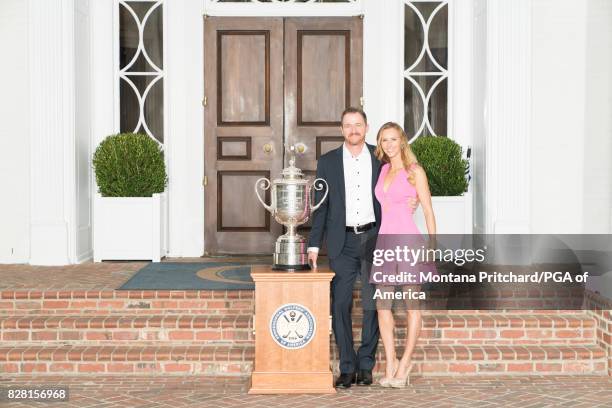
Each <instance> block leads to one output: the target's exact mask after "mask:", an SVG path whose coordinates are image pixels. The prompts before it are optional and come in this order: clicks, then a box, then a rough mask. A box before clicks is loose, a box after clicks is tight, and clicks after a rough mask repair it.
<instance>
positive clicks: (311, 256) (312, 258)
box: [308, 251, 319, 269]
mask: <svg viewBox="0 0 612 408" xmlns="http://www.w3.org/2000/svg"><path fill="white" fill-rule="evenodd" d="M318 257H319V253H318V252H315V251H308V263H309V264H310V265H311V266H312V268H313V269H317V258H318Z"/></svg>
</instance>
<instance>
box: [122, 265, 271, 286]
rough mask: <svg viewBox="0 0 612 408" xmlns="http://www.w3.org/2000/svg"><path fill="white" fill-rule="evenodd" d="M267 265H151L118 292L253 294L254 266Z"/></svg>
mask: <svg viewBox="0 0 612 408" xmlns="http://www.w3.org/2000/svg"><path fill="white" fill-rule="evenodd" d="M266 264H268V265H269V264H270V260H267V261H263V260H261V261H259V260H258V261H219V262H215V261H210V262H208V261H207V262H157V263H149V264H147V265H146V266H144V267H143V268H142V269H140V270H139V271H138V272H136V274H135V275H134V276H132V277H131V278H130V279H129V280H128V281H127V282H125V283H124V284H123V285H122V286H121V287H120V288H119V289H118V290H249V289H251V290H253V289H255V284H254V283H253V280H252V279H251V266H252V265H266Z"/></svg>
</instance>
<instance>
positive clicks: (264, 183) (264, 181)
mask: <svg viewBox="0 0 612 408" xmlns="http://www.w3.org/2000/svg"><path fill="white" fill-rule="evenodd" d="M259 182H261V188H262V190H268V189H269V188H270V184H271V183H270V180H268V179H267V178H265V177H262V178H260V179H259V180H257V181H256V182H255V194H256V195H257V198H258V199H259V202H260V203H261V205H263V206H264V208H265V209H266V210H268V211H270V213H272V214H274V209H273V208H272V207H271V206H269V205H268V204H266V203H264V201H263V200H262V199H261V196H260V195H259V190H258V189H257V186H258V185H259Z"/></svg>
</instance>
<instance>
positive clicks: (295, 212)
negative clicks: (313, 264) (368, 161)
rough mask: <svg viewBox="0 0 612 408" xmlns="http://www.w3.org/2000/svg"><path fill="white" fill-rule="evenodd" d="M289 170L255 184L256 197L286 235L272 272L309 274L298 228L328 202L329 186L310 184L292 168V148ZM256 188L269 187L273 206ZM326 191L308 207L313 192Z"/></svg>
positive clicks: (280, 240)
mask: <svg viewBox="0 0 612 408" xmlns="http://www.w3.org/2000/svg"><path fill="white" fill-rule="evenodd" d="M289 153H290V159H289V167H285V168H284V169H283V171H282V172H281V176H282V177H281V178H280V179H275V180H274V181H273V182H270V180H268V179H267V178H265V177H262V178H260V179H259V180H257V181H256V182H255V194H257V198H258V199H259V201H260V202H261V204H262V205H263V206H264V207H265V209H266V210H268V211H270V213H271V214H272V215H273V216H274V219H275V220H276V221H277V222H278V223H279V224H282V225H284V226H285V227H287V233H286V234H283V235H281V236H279V237H278V239H277V240H276V245H275V250H274V265H273V269H276V270H285V271H305V270H309V269H310V266H309V265H308V254H307V242H306V238H304V237H303V236H301V235H299V234H298V233H297V227H298V226H300V225H302V224H304V223H305V222H307V221H308V219H309V218H310V213H312V212H314V211H315V210H317V209H318V208H319V207H320V206H321V204H322V203H323V201H325V199H326V198H327V193H328V191H329V186H328V185H327V182H326V181H325V180H323V179H321V178H318V179H315V180H314V181H313V182H312V183H310V181H309V180H308V179H306V178H304V175H303V173H302V170H300V169H299V168H297V167H295V148H294V146H291V148H290V152H289ZM258 187H259V188H261V189H262V190H264V191H265V190H268V189H270V187H272V191H271V193H272V194H271V197H272V202H271V203H270V205H267V204H266V203H265V202H264V201H263V200H262V199H261V196H260V195H259V189H258ZM323 188H325V194H324V195H323V198H322V199H321V201H320V202H319V203H318V204H317V205H314V206H311V204H312V202H313V201H314V194H313V193H314V191H315V190H316V191H320V190H322V189H323Z"/></svg>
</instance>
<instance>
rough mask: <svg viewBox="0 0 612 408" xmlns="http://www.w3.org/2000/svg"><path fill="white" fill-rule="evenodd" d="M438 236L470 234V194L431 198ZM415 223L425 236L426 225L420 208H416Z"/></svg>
mask: <svg viewBox="0 0 612 408" xmlns="http://www.w3.org/2000/svg"><path fill="white" fill-rule="evenodd" d="M431 201H432V206H433V210H434V215H435V216H436V230H437V233H438V234H471V233H472V193H465V194H464V195H462V196H457V197H432V198H431ZM415 221H416V224H417V226H418V227H419V230H420V231H421V233H423V234H427V224H425V217H424V216H423V209H422V208H421V206H419V207H418V208H417V211H416V214H415Z"/></svg>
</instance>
